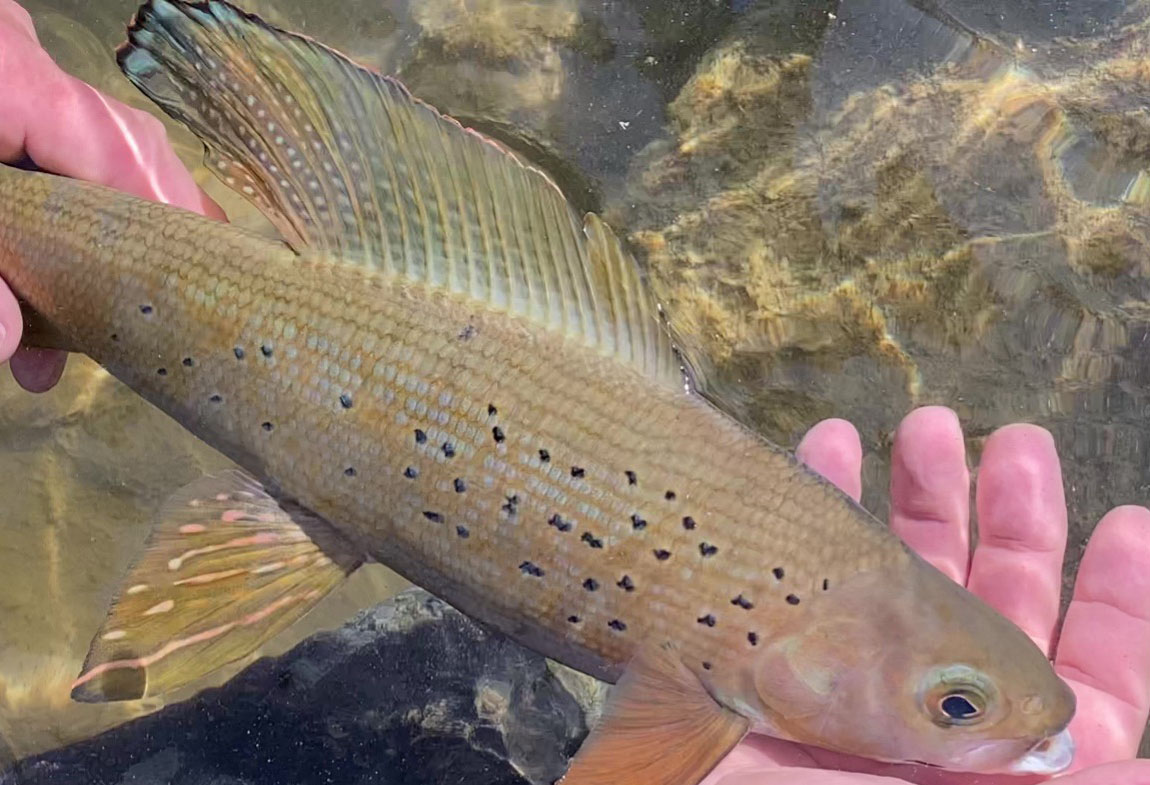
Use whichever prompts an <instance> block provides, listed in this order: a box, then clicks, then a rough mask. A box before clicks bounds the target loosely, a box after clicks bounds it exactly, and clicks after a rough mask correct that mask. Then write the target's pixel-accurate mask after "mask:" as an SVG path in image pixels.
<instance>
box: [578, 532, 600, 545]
mask: <svg viewBox="0 0 1150 785" xmlns="http://www.w3.org/2000/svg"><path fill="white" fill-rule="evenodd" d="M579 539H580V540H582V541H583V542H585V543H587V544H588V545H590V546H591V547H592V548H602V547H603V541H602V540H600V539H599V538H598V537H595V536H593V535H592V534H591V532H583V536H582V537H580V538H579Z"/></svg>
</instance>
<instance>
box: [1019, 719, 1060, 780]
mask: <svg viewBox="0 0 1150 785" xmlns="http://www.w3.org/2000/svg"><path fill="white" fill-rule="evenodd" d="M1072 760H1074V739H1073V738H1072V737H1071V735H1070V729H1069V728H1064V729H1063V730H1062V731H1060V732H1058V733H1056V734H1055V735H1053V736H1049V737H1047V738H1045V739H1043V740H1042V741H1040V742H1038V743H1037V744H1035V745H1034V746H1033V747H1031V748H1030V751H1029V752H1027V753H1026V754H1025V755H1023V756H1022V758H1021V759H1019V760H1018V762H1017V763H1015V764H1014V765H1013V766H1011V767H1010V773H1011V774H1058V773H1059V772H1062V771H1065V770H1066V769H1067V768H1068V767H1069V766H1070V762H1071V761H1072Z"/></svg>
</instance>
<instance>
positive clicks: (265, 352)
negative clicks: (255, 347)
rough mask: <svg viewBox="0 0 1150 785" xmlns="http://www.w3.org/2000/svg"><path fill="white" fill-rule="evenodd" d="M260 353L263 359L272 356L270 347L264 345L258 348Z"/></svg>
mask: <svg viewBox="0 0 1150 785" xmlns="http://www.w3.org/2000/svg"><path fill="white" fill-rule="evenodd" d="M260 352H262V353H263V356H264V357H271V356H272V347H271V346H270V345H268V344H266V343H265V344H264V345H263V346H261V347H260Z"/></svg>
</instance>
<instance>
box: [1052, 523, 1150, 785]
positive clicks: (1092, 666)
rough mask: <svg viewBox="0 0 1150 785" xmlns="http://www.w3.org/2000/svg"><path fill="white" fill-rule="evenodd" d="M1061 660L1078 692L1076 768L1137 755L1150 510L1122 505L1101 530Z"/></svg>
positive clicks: (1084, 567) (1085, 566)
mask: <svg viewBox="0 0 1150 785" xmlns="http://www.w3.org/2000/svg"><path fill="white" fill-rule="evenodd" d="M1055 665H1056V668H1057V669H1058V671H1059V673H1060V675H1061V676H1062V677H1063V678H1064V679H1066V681H1067V682H1069V683H1070V684H1071V686H1072V687H1073V688H1074V691H1075V693H1076V695H1077V696H1078V712H1077V714H1076V716H1075V719H1074V721H1073V723H1072V724H1071V733H1072V734H1073V736H1074V738H1075V741H1076V742H1077V745H1078V751H1077V754H1076V756H1075V760H1074V766H1075V768H1082V767H1085V766H1092V765H1096V764H1099V763H1105V762H1109V761H1114V760H1120V759H1122V758H1127V757H1131V756H1133V755H1134V754H1135V753H1136V751H1137V749H1138V741H1139V738H1140V737H1141V735H1142V730H1143V728H1144V727H1145V725H1146V719H1147V713H1148V709H1150V510H1147V509H1145V508H1144V507H1136V506H1128V507H1119V508H1117V509H1114V510H1111V511H1110V512H1109V513H1108V514H1107V515H1105V516H1104V517H1103V518H1102V520H1101V521H1100V522H1099V524H1098V527H1097V528H1096V529H1095V530H1094V534H1093V536H1092V537H1091V540H1090V544H1089V545H1088V546H1087V548H1086V553H1085V554H1084V555H1083V557H1082V563H1081V565H1080V566H1079V570H1078V578H1077V582H1076V584H1075V587H1074V598H1073V600H1072V601H1071V603H1070V607H1069V609H1068V610H1067V612H1066V620H1065V622H1064V623H1063V627H1062V633H1061V636H1060V638H1059V641H1058V646H1057V656H1056V658H1055ZM1141 776H1143V777H1145V779H1141V780H1122V779H1117V778H1115V779H1110V780H1100V779H1098V780H1089V781H1090V782H1103V781H1105V782H1150V775H1147V774H1145V773H1143V774H1142V775H1141ZM1067 785H1069V783H1068V784H1067ZM1076 785H1077V783H1076Z"/></svg>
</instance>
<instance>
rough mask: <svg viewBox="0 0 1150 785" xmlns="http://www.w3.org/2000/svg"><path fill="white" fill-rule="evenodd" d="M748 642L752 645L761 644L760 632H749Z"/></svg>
mask: <svg viewBox="0 0 1150 785" xmlns="http://www.w3.org/2000/svg"><path fill="white" fill-rule="evenodd" d="M747 643H749V644H751V645H752V646H758V645H759V634H758V633H757V632H748V633H747Z"/></svg>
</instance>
